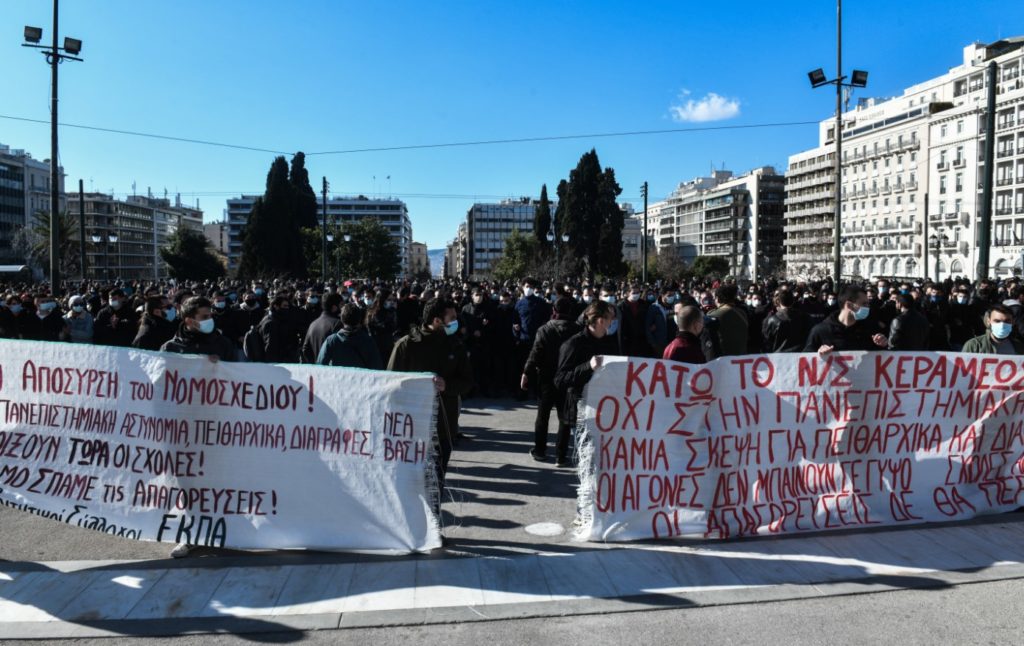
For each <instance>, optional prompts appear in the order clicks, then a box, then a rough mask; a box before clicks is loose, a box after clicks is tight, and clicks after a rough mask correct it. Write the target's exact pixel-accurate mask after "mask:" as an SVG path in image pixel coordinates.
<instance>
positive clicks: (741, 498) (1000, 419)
mask: <svg viewBox="0 0 1024 646" xmlns="http://www.w3.org/2000/svg"><path fill="white" fill-rule="evenodd" d="M580 424H581V427H582V428H581V431H582V432H581V434H580V437H578V438H577V441H578V445H579V446H580V455H581V465H580V477H581V484H582V486H581V488H580V492H579V501H578V508H579V514H580V518H579V525H578V527H579V529H578V531H577V538H578V539H581V540H601V541H627V540H637V539H645V538H666V537H673V536H692V537H703V538H733V537H738V536H751V535H765V534H778V533H789V532H800V531H823V530H833V529H849V528H852V527H866V526H873V525H894V524H913V523H923V522H934V521H950V520H957V519H966V518H971V517H973V516H976V515H979V514H986V513H998V512H1005V511H1011V510H1013V509H1016V508H1017V507H1020V506H1021V505H1024V493H1022V492H1024V358H1021V357H1007V356H997V355H975V354H952V353H936V352H932V353H924V352H919V353H895V352H871V353H864V352H852V353H834V354H833V356H832V357H830V358H828V359H822V358H819V357H818V355H816V354H774V355H755V356H743V357H728V358H723V359H719V360H717V361H714V362H711V363H709V364H706V365H692V364H684V363H676V362H671V361H657V360H653V359H635V358H631V359H625V358H614V357H606V358H605V365H604V367H602V368H600V369H599V370H597V372H596V373H595V374H594V376H593V378H592V379H591V381H590V383H589V385H588V386H587V389H586V391H585V396H584V402H583V403H581V406H580Z"/></svg>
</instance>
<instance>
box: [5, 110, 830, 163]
mask: <svg viewBox="0 0 1024 646" xmlns="http://www.w3.org/2000/svg"><path fill="white" fill-rule="evenodd" d="M0 119H11V120H14V121H25V122H28V123H39V124H46V125H49V123H50V122H49V120H44V119H29V118H27V117H15V116H11V115H6V114H0ZM817 123H818V121H782V122H775V123H749V124H734V125H721V126H695V127H692V128H663V129H660V130H628V131H623V132H597V133H589V134H575V135H550V136H544V137H520V138H510V139H483V140H479V141H456V142H446V143H434V144H408V145H402V146H380V147H375V148H349V149H345V150H324V151H319V152H308V153H306V156H307V157H309V156H312V155H352V154H358V153H373V152H395V151H402V150H427V149H433V148H461V147H469V146H495V145H501V144H525V143H539V142H545V141H569V140H573V139H598V138H609V137H640V136H649V135H664V134H679V133H692V132H714V131H725V130H753V129H759V128H789V127H793V126H808V125H816V124H817ZM59 125H61V126H62V127H65V128H78V129H81V130H93V131H97V132H109V133H112V134H118V135H128V136H132V137H147V138H150V139H163V140H166V141H177V142H181V143H189V144H198V145H203V146H217V147H220V148H233V149H236V150H249V151H253V152H262V153H272V154H275V155H290V154H292V153H291V152H286V151H283V150H273V149H271V148H256V147H254V146H241V145H238V144H226V143H222V142H217V141H207V140H204V139H192V138H189V137H176V136H171V135H160V134H154V133H149V132H136V131H132V130H119V129H117V128H103V127H100V126H87V125H82V124H76V123H61V124H59Z"/></svg>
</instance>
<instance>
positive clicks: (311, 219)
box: [288, 151, 320, 229]
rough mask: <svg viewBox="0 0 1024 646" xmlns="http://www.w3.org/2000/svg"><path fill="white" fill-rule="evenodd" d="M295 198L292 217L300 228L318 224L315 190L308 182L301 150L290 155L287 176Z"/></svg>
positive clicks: (304, 158)
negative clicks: (290, 165)
mask: <svg viewBox="0 0 1024 646" xmlns="http://www.w3.org/2000/svg"><path fill="white" fill-rule="evenodd" d="M288 181H289V182H290V183H291V185H292V193H293V196H294V199H295V204H294V209H295V211H294V217H295V219H296V220H297V221H298V226H299V228H300V229H312V228H316V227H317V226H319V225H320V223H319V222H318V218H317V204H316V191H314V190H313V187H312V186H310V184H309V171H308V170H306V154H305V153H303V152H302V151H299V152H297V153H295V156H294V157H292V169H291V173H290V174H289V176H288Z"/></svg>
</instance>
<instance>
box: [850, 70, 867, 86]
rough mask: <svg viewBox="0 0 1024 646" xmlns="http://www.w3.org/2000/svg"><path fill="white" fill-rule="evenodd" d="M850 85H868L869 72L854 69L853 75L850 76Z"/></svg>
mask: <svg viewBox="0 0 1024 646" xmlns="http://www.w3.org/2000/svg"><path fill="white" fill-rule="evenodd" d="M850 85H852V86H853V87H867V85H868V73H867V72H866V71H864V70H853V76H851V77H850Z"/></svg>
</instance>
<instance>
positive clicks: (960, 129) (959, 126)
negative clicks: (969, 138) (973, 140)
mask: <svg viewBox="0 0 1024 646" xmlns="http://www.w3.org/2000/svg"><path fill="white" fill-rule="evenodd" d="M963 131H964V120H963V119H960V120H959V121H957V122H956V134H958V135H959V134H960V133H962V132H963Z"/></svg>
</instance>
